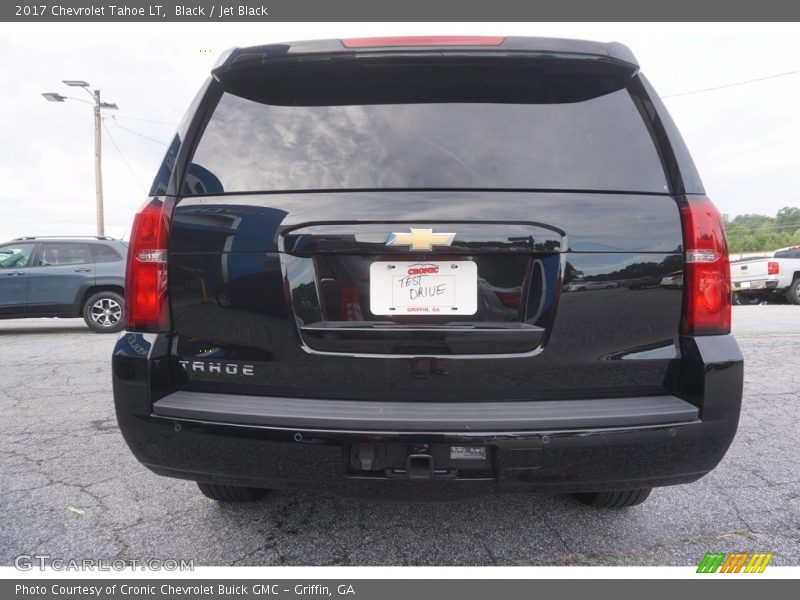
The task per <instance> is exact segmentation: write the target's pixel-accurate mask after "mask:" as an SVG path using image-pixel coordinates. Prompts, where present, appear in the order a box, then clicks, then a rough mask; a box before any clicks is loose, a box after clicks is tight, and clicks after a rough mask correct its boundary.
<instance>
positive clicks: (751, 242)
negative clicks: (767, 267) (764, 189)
mask: <svg viewBox="0 0 800 600" xmlns="http://www.w3.org/2000/svg"><path fill="white" fill-rule="evenodd" d="M722 219H723V221H724V222H725V233H726V234H727V236H728V250H729V251H730V252H772V251H774V250H777V249H778V248H785V247H786V246H796V245H800V208H797V207H789V206H785V207H784V208H782V209H780V210H779V211H778V213H777V214H776V215H775V216H774V217H768V216H766V215H749V214H748V215H737V216H735V217H733V218H730V217H729V216H728V215H722Z"/></svg>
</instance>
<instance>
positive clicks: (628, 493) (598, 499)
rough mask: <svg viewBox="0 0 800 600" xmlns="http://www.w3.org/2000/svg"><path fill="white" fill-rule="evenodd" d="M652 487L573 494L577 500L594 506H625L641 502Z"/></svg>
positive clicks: (645, 498)
mask: <svg viewBox="0 0 800 600" xmlns="http://www.w3.org/2000/svg"><path fill="white" fill-rule="evenodd" d="M652 491H653V488H640V489H638V490H617V491H613V492H587V493H583V494H575V498H577V499H578V501H579V502H582V503H583V504H586V505H587V506H593V507H595V508H627V507H628V506H636V505H637V504H641V503H642V502H644V501H645V500H647V497H648V496H649V495H650V492H652Z"/></svg>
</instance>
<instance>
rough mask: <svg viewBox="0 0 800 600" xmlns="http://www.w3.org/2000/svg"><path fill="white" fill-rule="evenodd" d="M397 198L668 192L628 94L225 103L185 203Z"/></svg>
mask: <svg viewBox="0 0 800 600" xmlns="http://www.w3.org/2000/svg"><path fill="white" fill-rule="evenodd" d="M390 188H400V189H414V188H434V189H436V188H472V189H480V188H487V189H553V190H559V189H561V190H563V189H567V190H589V191H591V190H597V191H636V192H651V193H665V192H667V191H668V188H667V182H666V178H665V175H664V170H663V168H662V166H661V161H660V159H659V156H658V153H657V151H656V148H655V146H654V143H653V140H652V138H651V136H650V133H649V131H648V130H647V127H646V126H645V123H644V121H643V119H642V117H641V115H640V114H639V111H638V110H637V108H636V106H635V104H634V101H633V99H632V98H631V96H630V94H629V93H628V91H627V90H626V89H621V90H618V91H614V92H611V93H607V94H604V95H601V96H599V97H593V98H590V99H585V100H581V101H576V102H564V103H552V104H548V103H498V102H421V103H408V102H403V103H396V104H391V103H381V104H369V103H365V104H361V105H335V106H325V105H313V106H286V105H277V104H269V103H265V102H260V101H256V100H249V99H245V98H243V97H240V96H236V95H233V94H230V93H225V94H223V95H222V97H221V99H220V101H219V103H218V105H217V107H216V109H215V111H214V113H213V115H212V117H211V119H210V121H209V123H208V125H207V127H206V129H205V132H204V134H203V136H202V138H201V140H200V142H199V144H198V146H197V149H196V151H195V155H194V159H193V161H192V164H191V165H190V168H189V171H188V175H187V177H186V179H185V181H184V189H183V193H184V194H188V195H202V194H217V193H237V192H258V191H296V190H322V189H332V190H335V189H390Z"/></svg>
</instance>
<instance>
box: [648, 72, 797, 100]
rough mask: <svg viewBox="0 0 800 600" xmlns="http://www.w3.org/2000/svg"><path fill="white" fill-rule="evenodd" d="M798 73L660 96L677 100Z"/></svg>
mask: <svg viewBox="0 0 800 600" xmlns="http://www.w3.org/2000/svg"><path fill="white" fill-rule="evenodd" d="M797 73H800V71H786V72H785V73H776V74H775V75H767V76H766V77H756V78H755V79H745V80H744V81H735V82H733V83H725V84H722V85H717V86H714V87H709V88H702V89H699V90H692V91H690V92H681V93H680V94H670V95H668V96H661V99H662V100H666V99H667V98H678V97H680V96H690V95H692V94H702V93H703V92H713V91H716V90H722V89H725V88H730V87H735V86H738V85H747V84H749V83H756V82H758V81H766V80H768V79H775V78H776V77H786V76H787V75H797Z"/></svg>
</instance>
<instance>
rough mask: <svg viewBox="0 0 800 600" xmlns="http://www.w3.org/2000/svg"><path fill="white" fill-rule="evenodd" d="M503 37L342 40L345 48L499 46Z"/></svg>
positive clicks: (471, 36)
mask: <svg viewBox="0 0 800 600" xmlns="http://www.w3.org/2000/svg"><path fill="white" fill-rule="evenodd" d="M504 41H505V38H503V37H493V36H485V35H463V36H455V35H439V36H410V37H376V38H350V39H347V40H342V44H344V46H345V48H380V47H390V46H499V45H500V44H502V43H503V42H504Z"/></svg>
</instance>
